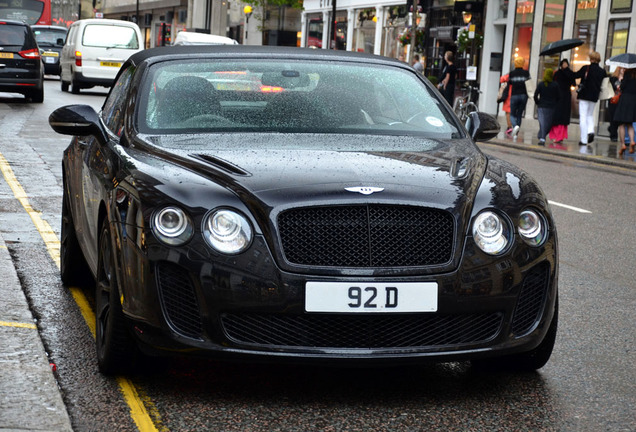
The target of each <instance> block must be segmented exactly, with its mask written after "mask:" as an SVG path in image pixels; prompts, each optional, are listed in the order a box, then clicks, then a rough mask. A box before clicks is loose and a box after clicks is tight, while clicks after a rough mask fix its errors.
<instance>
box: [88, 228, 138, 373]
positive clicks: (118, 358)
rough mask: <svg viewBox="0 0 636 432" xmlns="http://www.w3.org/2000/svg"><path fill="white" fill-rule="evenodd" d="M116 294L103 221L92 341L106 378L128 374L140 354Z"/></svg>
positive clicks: (106, 232)
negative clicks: (107, 376)
mask: <svg viewBox="0 0 636 432" xmlns="http://www.w3.org/2000/svg"><path fill="white" fill-rule="evenodd" d="M119 295H120V292H119V288H118V283H117V275H116V274H115V265H114V259H113V250H112V243H111V238H110V229H109V227H108V222H107V221H105V222H104V225H103V227H102V231H101V235H100V236H99V261H98V264H97V283H96V289H95V333H96V334H95V340H96V346H97V363H98V365H99V370H100V372H102V373H103V374H107V375H114V374H120V373H126V372H129V371H131V369H132V368H133V367H134V364H135V362H136V360H137V357H138V352H139V350H138V348H137V346H136V344H135V342H134V340H133V338H132V335H131V334H130V332H129V330H128V327H127V325H126V318H125V316H124V313H123V311H122V307H121V301H120V298H119Z"/></svg>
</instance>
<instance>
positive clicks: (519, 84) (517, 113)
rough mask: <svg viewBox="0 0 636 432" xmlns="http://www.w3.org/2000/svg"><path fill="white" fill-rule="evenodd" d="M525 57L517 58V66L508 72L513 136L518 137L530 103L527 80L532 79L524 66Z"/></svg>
mask: <svg viewBox="0 0 636 432" xmlns="http://www.w3.org/2000/svg"><path fill="white" fill-rule="evenodd" d="M524 64H525V60H524V58H523V57H517V58H515V68H514V69H513V70H511V71H510V73H509V74H508V84H509V85H510V121H511V122H512V136H513V137H514V138H516V137H517V134H518V133H519V129H520V128H521V119H522V118H523V112H524V111H525V109H526V104H527V103H528V89H527V88H526V81H528V80H529V79H530V73H529V72H528V71H527V70H525V69H524V68H523V66H524Z"/></svg>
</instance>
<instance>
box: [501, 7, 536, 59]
mask: <svg viewBox="0 0 636 432" xmlns="http://www.w3.org/2000/svg"><path fill="white" fill-rule="evenodd" d="M533 25H534V1H518V2H517V8H516V10H515V30H514V34H513V39H512V46H513V53H512V62H513V64H514V60H515V59H516V58H517V57H523V58H524V59H525V61H526V63H525V65H524V69H527V68H528V66H529V61H530V48H531V47H532V26H533ZM504 69H505V68H504ZM509 69H514V66H513V65H510V67H509Z"/></svg>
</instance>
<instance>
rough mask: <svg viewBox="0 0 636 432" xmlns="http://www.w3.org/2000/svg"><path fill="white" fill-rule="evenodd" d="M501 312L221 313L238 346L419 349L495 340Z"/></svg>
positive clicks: (228, 332) (226, 330)
mask: <svg viewBox="0 0 636 432" xmlns="http://www.w3.org/2000/svg"><path fill="white" fill-rule="evenodd" d="M502 319H503V314H501V313H490V314H473V315H437V314H435V315H423V314H420V315H373V316H370V315H359V316H358V315H267V314H230V313H226V314H223V315H222V316H221V322H222V324H223V328H224V330H225V333H226V334H227V336H228V337H229V338H230V339H232V340H233V341H235V342H238V343H241V344H250V345H261V346H278V347H282V346H285V347H305V348H308V347H313V348H318V347H320V348H351V349H356V348H361V349H363V348H401V349H404V348H423V347H435V346H449V345H465V344H475V343H481V342H486V341H489V340H492V339H493V338H495V337H496V336H497V334H498V332H499V329H500V327H501V323H502Z"/></svg>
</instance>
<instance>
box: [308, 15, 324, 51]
mask: <svg viewBox="0 0 636 432" xmlns="http://www.w3.org/2000/svg"><path fill="white" fill-rule="evenodd" d="M323 28H324V22H323V20H322V14H308V15H307V32H306V34H307V41H306V44H305V46H307V47H309V48H322V32H323Z"/></svg>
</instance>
